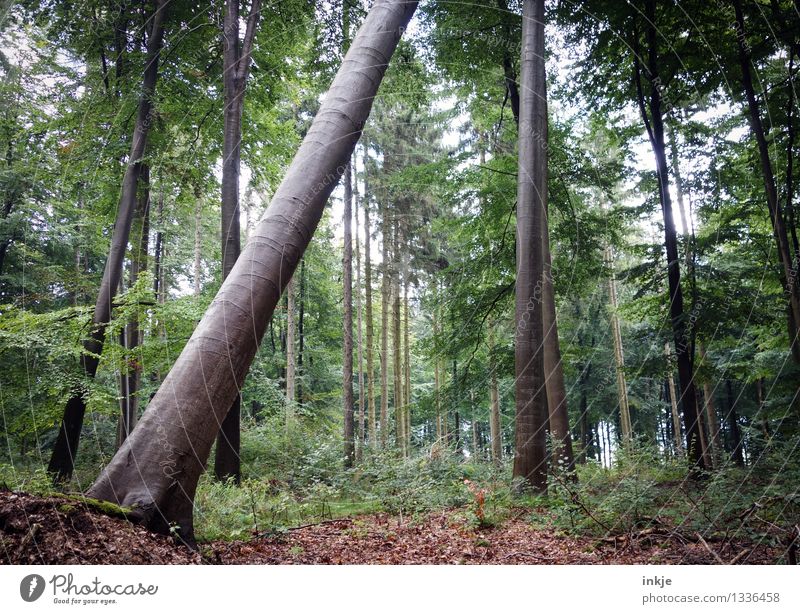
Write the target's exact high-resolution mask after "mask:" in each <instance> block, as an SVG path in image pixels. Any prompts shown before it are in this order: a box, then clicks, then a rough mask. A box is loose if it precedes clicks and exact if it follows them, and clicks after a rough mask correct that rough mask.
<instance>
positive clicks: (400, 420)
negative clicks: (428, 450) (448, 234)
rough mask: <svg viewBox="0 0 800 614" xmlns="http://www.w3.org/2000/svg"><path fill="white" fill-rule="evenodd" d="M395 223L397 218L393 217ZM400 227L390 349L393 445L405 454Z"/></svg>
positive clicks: (396, 252) (395, 239) (394, 270)
mask: <svg viewBox="0 0 800 614" xmlns="http://www.w3.org/2000/svg"><path fill="white" fill-rule="evenodd" d="M395 224H397V220H396V219H395ZM399 235H400V229H399V227H397V226H395V231H394V250H393V251H394V261H393V263H392V269H393V273H394V274H393V275H392V312H393V318H392V342H393V345H392V350H393V352H394V362H393V374H394V421H395V425H394V426H395V432H394V436H395V445H396V446H397V448H398V450H400V452H401V453H402V454H403V455H404V456H405V442H406V438H405V418H404V416H403V368H402V358H401V357H402V344H403V339H402V334H401V331H402V323H401V321H400V302H401V299H400V267H399V266H398V262H399V254H400V238H399Z"/></svg>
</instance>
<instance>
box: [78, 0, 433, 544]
mask: <svg viewBox="0 0 800 614" xmlns="http://www.w3.org/2000/svg"><path fill="white" fill-rule="evenodd" d="M416 7H417V2H407V1H403V0H387V1H384V2H378V3H376V4H375V5H374V7H373V8H372V10H370V12H369V15H368V16H367V18H366V20H365V22H364V25H363V26H362V28H361V30H360V31H359V33H358V35H357V36H356V38H355V40H354V41H353V44H352V46H351V48H350V51H349V52H348V53H347V56H346V57H345V59H344V62H343V63H342V66H341V68H340V69H339V72H338V74H337V75H336V78H335V79H334V81H333V84H332V85H331V89H330V91H329V92H328V94H327V96H326V97H325V100H324V101H323V103H322V105H321V107H320V110H319V112H318V114H317V116H316V118H315V119H314V122H313V124H312V125H311V128H310V130H309V132H308V134H307V135H306V137H305V138H304V139H303V143H302V145H301V146H300V149H299V151H298V152H297V154H296V155H295V158H294V160H293V161H292V164H291V166H290V167H289V170H288V171H287V173H286V176H285V178H284V180H283V182H282V183H281V185H280V187H279V188H278V190H277V191H276V193H275V196H274V197H273V199H272V202H271V203H270V206H269V208H268V209H267V212H266V213H265V215H264V218H263V219H262V221H261V222H260V223H259V225H258V227H257V228H256V230H255V231H254V233H253V236H252V237H251V238H250V241H248V243H247V245H246V246H245V248H244V250H243V251H242V254H241V256H240V257H239V259H238V260H237V261H236V264H235V265H234V267H233V270H232V271H231V273H230V275H228V278H227V279H226V280H225V282H224V283H223V284H222V287H221V288H220V290H219V292H218V293H217V296H216V297H215V298H214V301H213V302H212V303H211V305H210V306H209V308H208V310H207V311H206V313H205V315H204V316H203V319H202V320H201V321H200V323H199V324H198V326H197V328H196V330H195V332H194V334H193V335H192V337H191V338H190V339H189V342H188V343H187V344H186V346H185V348H184V350H183V352H181V355H180V356H179V357H178V360H177V361H176V362H175V365H174V366H173V367H172V370H171V371H170V372H169V374H168V375H167V377H166V379H165V380H164V383H163V384H162V385H161V387H160V389H159V390H158V392H157V393H156V395H155V396H154V397H153V399H152V400H151V401H150V405H149V407H148V411H147V412H146V413H145V414H144V416H143V417H142V419H141V420H140V421H139V424H138V426H137V427H136V429H135V430H134V431H133V433H131V435H130V437H128V439H126V440H125V443H124V445H123V446H122V447H121V448H120V449H119V450H118V451H117V454H116V455H115V456H114V458H113V459H112V460H111V462H110V463H109V465H108V466H107V467H106V468H105V469H104V470H103V471H102V473H101V474H100V476H99V477H98V478H97V481H96V482H95V483H94V485H93V486H92V487H91V488H90V489H89V495H90V496H92V497H95V498H97V499H102V500H106V501H112V502H115V503H117V504H120V505H124V506H128V507H132V508H134V510H133V512H132V514H131V516H132V518H133V519H136V520H139V521H140V522H142V523H144V524H145V525H146V526H148V527H149V528H150V529H152V530H155V531H158V532H161V533H167V532H169V530H170V528H171V527H174V528H175V530H176V532H177V535H178V536H179V537H180V538H181V539H182V540H183V541H184V542H185V543H187V544H190V545H191V544H193V543H194V536H193V524H192V522H193V520H192V507H193V500H194V494H195V491H196V489H197V481H198V479H199V477H200V474H201V473H202V472H203V470H204V468H205V463H206V461H207V460H208V456H209V453H210V451H211V446H212V444H213V442H214V438H215V437H216V435H217V430H218V428H219V424H220V422H221V421H222V419H223V418H224V417H225V414H226V413H227V411H228V409H229V408H230V406H231V403H232V402H233V400H234V399H235V398H236V395H237V394H238V391H239V388H240V386H241V384H242V382H243V380H244V378H245V376H246V374H247V371H248V369H249V367H250V364H251V362H252V360H253V357H254V356H255V353H256V350H257V349H258V345H259V343H260V341H261V338H262V336H263V334H264V331H265V329H266V326H267V323H268V321H269V318H270V317H271V316H272V313H273V312H274V310H275V306H276V305H277V303H278V300H279V299H280V296H281V293H282V292H283V289H284V287H285V286H286V284H287V283H288V281H289V279H290V278H291V276H292V273H293V272H294V270H295V268H296V267H297V265H298V263H299V262H300V259H301V258H302V256H303V252H304V251H305V249H306V247H307V246H308V243H309V241H310V240H311V237H312V236H313V234H314V231H315V230H316V228H317V225H318V223H319V220H320V218H321V216H322V212H323V210H324V208H325V203H326V202H327V200H328V197H329V196H330V194H331V192H332V191H333V188H334V186H335V185H336V183H337V182H338V181H339V179H340V178H341V176H342V173H343V172H344V168H345V166H346V164H347V162H348V160H349V158H350V156H351V155H352V153H353V149H354V148H355V144H356V142H357V141H358V138H359V136H360V135H361V130H362V128H363V126H364V123H365V122H366V120H367V117H368V115H369V111H370V109H371V107H372V101H373V99H374V97H375V94H376V92H377V90H378V86H379V85H380V82H381V79H382V78H383V74H384V72H385V70H386V66H387V64H388V62H389V59H390V58H391V57H392V53H393V52H394V50H395V48H396V46H397V43H398V41H399V40H400V36H401V34H402V32H403V30H404V29H405V26H406V24H407V23H408V21H409V20H410V19H411V16H412V15H413V13H414V11H415V9H416Z"/></svg>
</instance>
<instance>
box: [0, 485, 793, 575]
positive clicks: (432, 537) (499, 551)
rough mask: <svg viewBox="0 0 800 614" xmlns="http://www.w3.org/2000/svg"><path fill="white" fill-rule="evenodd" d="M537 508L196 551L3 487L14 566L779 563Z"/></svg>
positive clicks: (696, 539) (310, 532) (75, 501)
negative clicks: (576, 532)
mask: <svg viewBox="0 0 800 614" xmlns="http://www.w3.org/2000/svg"><path fill="white" fill-rule="evenodd" d="M530 514H531V510H530V509H528V508H521V509H519V510H514V513H512V514H511V515H510V516H509V517H508V518H507V519H505V520H504V521H502V522H501V523H499V524H498V525H496V526H487V527H480V526H476V525H475V523H473V522H470V520H469V514H466V513H464V509H451V510H442V511H439V512H432V513H428V514H425V515H421V516H415V517H401V516H391V515H388V514H370V515H364V516H357V517H353V518H343V519H337V520H329V521H325V522H321V523H318V524H312V525H306V526H301V527H295V528H291V529H288V530H286V531H284V532H281V533H278V534H274V535H254V536H253V537H252V538H251V539H249V540H246V541H232V542H222V541H215V542H210V543H205V544H201V545H200V552H191V551H189V550H188V549H186V548H184V547H182V546H180V545H178V544H176V543H175V542H174V541H173V540H172V538H170V537H165V536H162V535H155V534H153V533H150V532H148V531H147V530H145V529H144V528H142V527H140V526H136V525H133V524H131V523H129V522H128V521H126V520H125V519H124V518H122V517H120V514H119V511H118V510H115V509H114V508H112V507H108V506H105V507H104V506H103V505H102V504H98V503H97V502H92V501H91V500H85V499H81V498H79V497H63V496H46V497H44V496H34V495H30V494H25V493H20V492H12V491H0V563H7V564H31V563H43V564H721V563H747V564H771V563H774V562H776V560H778V558H779V557H780V552H777V551H775V550H774V549H772V548H770V547H768V546H766V545H762V544H759V543H755V542H748V541H746V540H741V539H737V540H732V539H727V540H726V539H723V538H721V537H720V536H716V537H709V538H706V539H705V540H704V539H703V538H701V537H700V536H699V535H697V534H695V535H686V534H682V533H678V532H677V531H674V530H670V529H669V528H668V527H655V528H654V527H651V528H650V529H647V530H643V531H639V532H636V533H630V534H623V535H619V536H614V537H604V538H598V537H575V536H569V535H564V534H558V532H556V531H552V530H544V529H541V528H536V527H534V526H533V525H532V524H531V523H530V522H529V519H530Z"/></svg>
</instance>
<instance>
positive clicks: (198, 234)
mask: <svg viewBox="0 0 800 614" xmlns="http://www.w3.org/2000/svg"><path fill="white" fill-rule="evenodd" d="M195 198H196V199H197V200H196V201H195V207H194V295H195V296H200V291H201V290H202V277H203V268H202V265H203V261H202V255H203V252H202V249H203V197H202V195H201V194H195Z"/></svg>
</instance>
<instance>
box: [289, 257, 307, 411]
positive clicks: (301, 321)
mask: <svg viewBox="0 0 800 614" xmlns="http://www.w3.org/2000/svg"><path fill="white" fill-rule="evenodd" d="M290 281H291V280H290ZM305 312H306V259H305V258H303V260H302V262H301V263H300V314H299V318H298V319H297V335H298V337H299V341H298V344H297V372H298V373H299V375H300V378H299V381H297V382H296V383H295V386H296V388H297V394H296V396H295V398H296V400H297V402H298V403H302V402H303V383H302V382H303V353H304V348H305V330H304V326H305Z"/></svg>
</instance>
